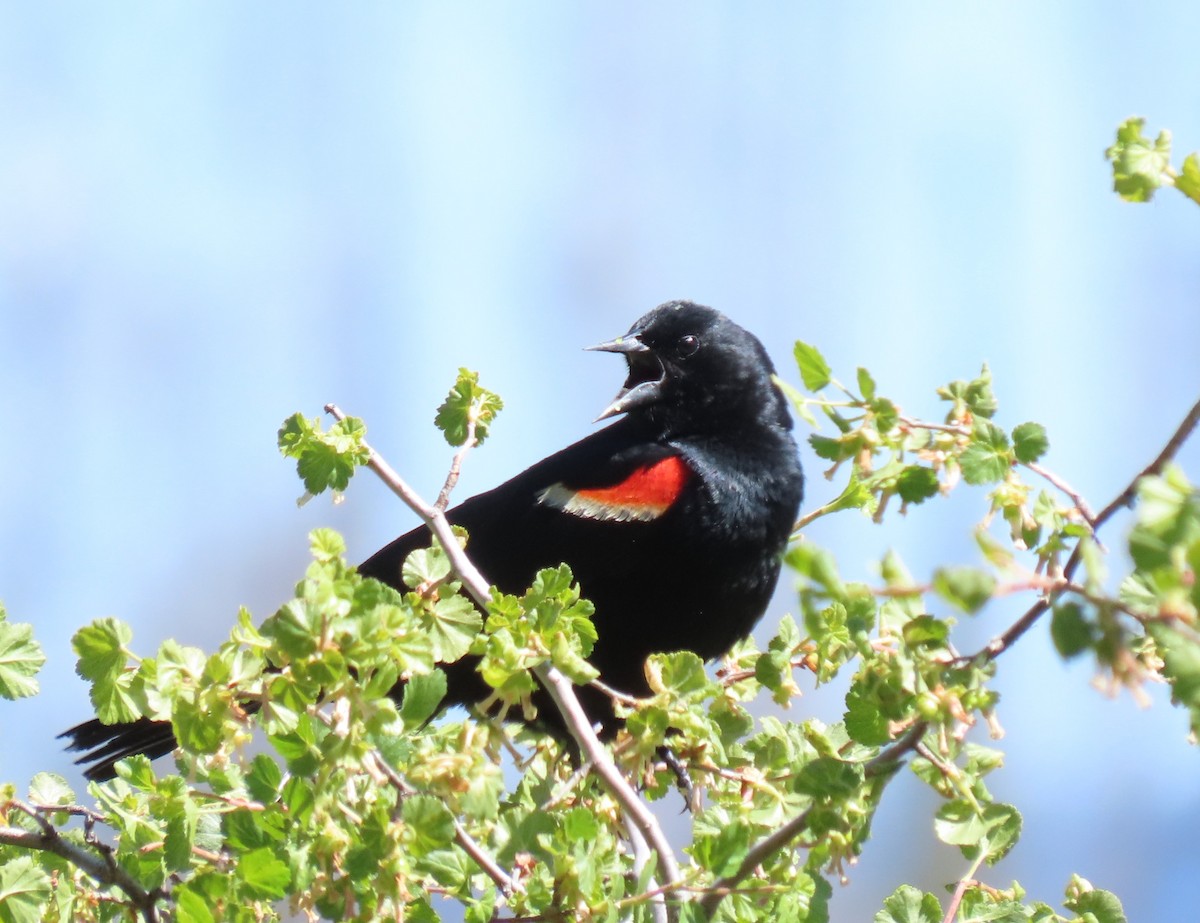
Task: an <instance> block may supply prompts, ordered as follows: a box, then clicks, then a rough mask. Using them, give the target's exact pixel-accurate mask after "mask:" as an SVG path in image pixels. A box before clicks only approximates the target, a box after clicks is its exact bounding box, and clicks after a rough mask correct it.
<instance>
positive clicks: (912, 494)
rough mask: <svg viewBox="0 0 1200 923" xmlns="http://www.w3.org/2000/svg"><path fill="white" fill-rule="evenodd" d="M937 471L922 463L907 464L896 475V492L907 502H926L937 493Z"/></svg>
mask: <svg viewBox="0 0 1200 923" xmlns="http://www.w3.org/2000/svg"><path fill="white" fill-rule="evenodd" d="M938 489H939V485H938V476H937V472H936V471H934V470H933V469H932V468H925V467H923V466H921V465H906V466H905V467H904V468H903V469H902V470H901V471H900V474H899V475H898V476H897V477H896V493H898V494H899V495H900V499H901V500H903V501H904V502H905V503H914V504H915V503H924V502H925V501H926V500H928V499H929V498H930V497H932V496H934V495H936V494H937V492H938Z"/></svg>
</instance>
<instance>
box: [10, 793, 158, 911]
mask: <svg viewBox="0 0 1200 923" xmlns="http://www.w3.org/2000/svg"><path fill="white" fill-rule="evenodd" d="M8 806H9V807H11V808H15V809H16V810H18V811H20V812H21V813H23V814H27V815H28V816H29V817H31V818H33V820H34V821H35V822H36V823H37V825H38V829H37V830H23V829H21V828H20V827H7V826H4V827H0V845H4V846H19V847H21V848H22V849H37V850H41V851H42V852H48V853H53V854H54V855H56V856H59V857H61V858H63V859H66V860H67V861H68V862H70V863H71V864H72V865H74V866H75V867H76V868H78V869H80V870H82V871H83V872H85V873H86V874H88V875H90V876H91V877H92V878H94V879H95V880H96V881H97V882H99V883H100V884H101V885H104V886H112V887H116V888H119V889H120V890H122V891H124V892H125V894H126V895H128V897H129V900H130V903H131V904H133V906H134V907H136V908H137V910H138V911H140V912H141V915H142V918H143V919H144V920H145V921H146V923H157V921H158V901H159V899H161V898H162V897H164V896H165V895H164V893H163V892H162V891H161V890H160V889H157V888H156V889H155V890H153V891H147V890H146V889H145V888H143V887H142V886H141V885H140V884H138V883H137V881H135V880H134V878H133V877H132V876H131V875H130V874H129V873H128V872H127V871H125V869H123V868H121V866H119V865H118V864H117V862H116V860H115V859H113V856H112V850H111V848H109V847H107V846H104V845H103V844H101V843H99V842H95V841H93V840H92V839H91V837H90V835H89V837H88V842H89V844H90V845H91V846H92V847H93V848H94V849H95V850H97V852H99V853H100V855H97V854H96V853H94V852H92V851H90V850H88V849H86V848H84V847H82V846H79V845H77V844H75V843H72V842H70V841H69V840H65V839H63V837H62V836H61V834H60V833H59V832H58V829H57V828H56V827H55V826H54V825H53V824H51V823H50V821H48V820H47V819H46V818H45V816H44V815H43V814H42V812H41V810H39V809H38V808H35V807H33V806H32V805H28V804H25V802H23V801H16V800H14V801H10V802H8ZM52 810H54V811H55V812H59V811H65V812H67V813H71V814H82V815H84V817H85V818H87V823H88V827H89V828H90V822H91V819H92V818H93V817H94V816H95V815H94V814H93V812H90V811H88V810H87V809H86V808H77V807H74V806H61V807H60V806H54V807H53V808H52Z"/></svg>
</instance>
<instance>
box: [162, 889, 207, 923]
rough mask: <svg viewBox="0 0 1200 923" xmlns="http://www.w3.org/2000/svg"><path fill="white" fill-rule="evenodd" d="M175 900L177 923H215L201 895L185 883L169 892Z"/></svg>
mask: <svg viewBox="0 0 1200 923" xmlns="http://www.w3.org/2000/svg"><path fill="white" fill-rule="evenodd" d="M171 896H172V897H173V898H174V899H175V919H176V921H177V923H216V918H215V917H213V915H212V910H211V909H210V908H209V906H208V901H207V900H206V899H205V897H204V896H203V895H201V894H198V893H197V892H196V891H195V890H193V889H192V888H191V887H189V883H187V882H185V883H184V884H183V885H181V886H180V887H177V888H175V889H174V890H173V891H172V892H171Z"/></svg>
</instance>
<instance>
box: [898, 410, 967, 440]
mask: <svg viewBox="0 0 1200 923" xmlns="http://www.w3.org/2000/svg"><path fill="white" fill-rule="evenodd" d="M896 419H898V420H899V421H900V422H901V423H903V424H904V425H905V426H907V427H908V428H909V429H929V430H934V431H935V432H938V433H950V434H951V435H952V436H970V435H971V427H969V426H962V425H961V424H957V423H931V422H929V421H928V420H918V419H916V418H914V417H906V416H904V415H903V414H901V415H900V416H899V417H897V418H896Z"/></svg>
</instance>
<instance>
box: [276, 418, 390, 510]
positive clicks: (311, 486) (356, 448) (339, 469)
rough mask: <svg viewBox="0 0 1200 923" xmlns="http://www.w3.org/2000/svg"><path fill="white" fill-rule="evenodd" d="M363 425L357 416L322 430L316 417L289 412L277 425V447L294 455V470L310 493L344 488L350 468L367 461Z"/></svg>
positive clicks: (348, 477)
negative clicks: (280, 423)
mask: <svg viewBox="0 0 1200 923" xmlns="http://www.w3.org/2000/svg"><path fill="white" fill-rule="evenodd" d="M366 433H367V428H366V426H365V425H364V424H363V421H362V420H360V419H358V418H357V417H346V418H345V419H343V420H338V421H336V422H335V423H334V424H333V425H332V426H330V427H329V430H328V431H326V432H322V430H321V423H320V420H318V419H312V420H309V419H307V418H305V417H304V416H302V415H301V414H298V413H296V414H292V416H290V417H288V418H287V419H286V420H284V421H283V425H282V426H281V427H280V428H279V434H278V440H277V442H278V445H279V450H280V452H282V453H283V454H284V455H285V456H286V457H288V458H294V459H296V472H297V473H298V474H299V475H300V478H301V480H303V481H304V487H305V489H306V490H307V491H308V492H309V493H310V494H314V495H315V494H319V493H322V492H323V491H326V490H330V489H332V490H336V491H341V490H345V489H346V486H347V485H348V484H349V483H350V478H351V477H352V476H353V474H354V471H355V469H356V468H358V467H359V466H361V465H365V464H366V463H367V460H368V458H370V452H369V451H368V449H367V447H366V445H365V444H364V441H363V440H364V439H365V438H366Z"/></svg>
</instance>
